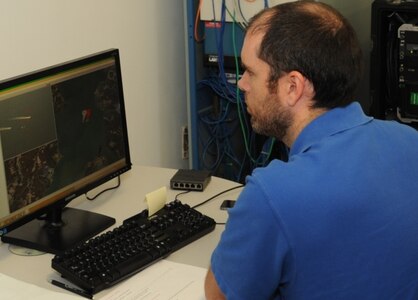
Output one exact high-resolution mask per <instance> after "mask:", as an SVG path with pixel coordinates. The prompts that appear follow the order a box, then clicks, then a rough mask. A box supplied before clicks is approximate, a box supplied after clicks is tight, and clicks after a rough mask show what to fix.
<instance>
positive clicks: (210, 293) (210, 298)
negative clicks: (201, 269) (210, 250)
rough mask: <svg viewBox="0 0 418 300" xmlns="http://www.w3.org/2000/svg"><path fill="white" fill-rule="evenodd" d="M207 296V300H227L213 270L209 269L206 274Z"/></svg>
mask: <svg viewBox="0 0 418 300" xmlns="http://www.w3.org/2000/svg"><path fill="white" fill-rule="evenodd" d="M205 295H206V299H207V300H225V299H226V298H225V295H224V294H223V293H222V291H221V289H220V288H219V286H218V283H217V282H216V279H215V275H213V272H212V269H211V268H209V270H208V273H207V274H206V280H205Z"/></svg>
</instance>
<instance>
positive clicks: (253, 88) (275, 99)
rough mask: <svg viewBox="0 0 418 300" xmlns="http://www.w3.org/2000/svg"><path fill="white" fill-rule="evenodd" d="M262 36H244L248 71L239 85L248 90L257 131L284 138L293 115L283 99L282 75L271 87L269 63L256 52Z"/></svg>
mask: <svg viewBox="0 0 418 300" xmlns="http://www.w3.org/2000/svg"><path fill="white" fill-rule="evenodd" d="M262 37H263V35H262V34H261V33H255V34H252V33H248V34H247V35H246V37H245V40H244V45H243V48H242V51H241V61H242V63H243V66H244V67H245V72H244V74H243V76H242V78H241V79H240V81H239V82H238V86H239V88H240V89H241V90H242V91H243V92H244V93H245V103H246V104H247V111H248V113H249V114H250V116H251V125H252V127H253V129H254V131H255V132H257V133H259V134H263V135H266V136H273V137H276V138H277V139H280V140H282V139H283V137H284V136H285V135H286V131H287V129H288V128H289V126H290V124H291V122H292V120H293V118H292V115H291V113H290V110H289V109H288V108H287V107H286V105H285V102H284V101H282V100H283V98H284V97H285V96H284V95H281V93H280V91H281V89H280V82H281V78H280V79H279V80H278V82H277V88H276V89H275V90H273V91H271V90H270V89H269V75H270V66H269V65H268V64H267V63H266V62H265V61H263V60H261V59H260V58H258V56H257V53H258V47H259V46H260V43H261V40H262Z"/></svg>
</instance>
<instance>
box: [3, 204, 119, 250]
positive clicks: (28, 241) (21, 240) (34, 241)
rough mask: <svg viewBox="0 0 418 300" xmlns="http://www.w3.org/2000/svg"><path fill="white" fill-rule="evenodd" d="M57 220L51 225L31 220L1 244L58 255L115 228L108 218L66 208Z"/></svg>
mask: <svg viewBox="0 0 418 300" xmlns="http://www.w3.org/2000/svg"><path fill="white" fill-rule="evenodd" d="M60 219H61V221H60V222H58V223H54V224H51V223H50V222H47V221H45V220H38V219H36V220H32V221H30V222H28V223H25V224H24V225H22V226H20V227H18V228H16V229H14V230H12V231H10V232H8V233H6V234H5V235H3V236H2V237H1V239H2V241H3V242H5V243H10V244H13V245H17V246H21V247H25V248H29V249H35V250H39V251H44V252H48V253H52V254H60V253H62V252H64V251H65V250H66V249H68V248H70V247H72V246H74V245H75V244H77V243H79V242H83V241H86V240H87V239H89V238H91V237H93V236H95V235H97V234H98V233H100V232H101V231H103V230H105V229H106V228H108V227H110V226H112V225H113V224H115V219H114V218H112V217H108V216H105V215H101V214H98V213H94V212H89V211H85V210H80V209H76V208H69V207H65V208H64V209H63V210H62V214H61V216H60Z"/></svg>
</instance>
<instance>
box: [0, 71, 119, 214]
mask: <svg viewBox="0 0 418 300" xmlns="http://www.w3.org/2000/svg"><path fill="white" fill-rule="evenodd" d="M115 74H116V73H115V70H114V67H106V68H102V69H99V70H96V71H94V72H91V73H87V74H84V75H82V76H78V77H74V78H70V79H68V80H65V81H61V82H59V83H56V84H53V85H50V86H49V87H48V89H49V93H50V94H51V95H52V97H51V99H52V102H53V120H54V122H55V126H51V124H50V122H49V123H48V122H47V123H45V124H46V125H47V126H48V128H44V131H45V132H49V136H48V139H49V140H48V141H47V142H45V137H44V136H45V133H42V132H41V133H38V135H39V136H41V137H42V139H41V138H39V139H38V138H35V140H37V139H38V140H39V143H38V144H37V145H36V147H33V145H32V148H30V149H26V150H25V151H23V152H21V153H18V154H15V155H13V156H11V157H4V159H5V173H6V174H5V175H6V181H7V189H8V198H9V206H10V211H14V210H16V209H19V208H20V207H23V206H25V205H28V204H30V203H32V202H35V201H36V200H38V199H40V198H42V197H43V196H45V195H47V194H49V193H51V192H54V191H57V190H59V189H60V188H62V187H64V186H66V185H68V184H70V183H73V182H75V181H77V180H79V179H82V178H84V177H85V176H87V175H89V174H91V173H93V172H95V171H96V170H99V169H101V168H103V167H105V166H108V165H110V164H112V163H114V162H116V161H118V160H120V159H121V158H123V156H124V152H123V151H124V145H123V136H122V129H121V115H120V107H119V94H118V86H117V85H118V82H117V78H116V75H115ZM29 116H30V117H31V118H29V119H27V120H26V121H27V124H26V128H31V122H35V121H37V122H38V123H39V120H37V119H38V118H37V117H36V116H34V115H29ZM43 118H45V116H43ZM51 127H53V128H51ZM51 129H52V131H53V133H54V134H50V131H51ZM21 130H22V129H21ZM28 130H29V129H28ZM19 134H20V133H19ZM35 137H36V134H35ZM33 139H34V138H32V140H33ZM6 140H7V139H6ZM2 142H3V143H4V142H6V145H7V141H4V138H2ZM15 142H16V141H14V143H15ZM32 144H36V142H35V143H34V142H32ZM4 147H5V146H4V144H3V148H4ZM3 151H4V150H3Z"/></svg>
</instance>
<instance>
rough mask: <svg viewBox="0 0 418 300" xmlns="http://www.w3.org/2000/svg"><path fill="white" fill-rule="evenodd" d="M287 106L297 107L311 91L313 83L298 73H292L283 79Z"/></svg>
mask: <svg viewBox="0 0 418 300" xmlns="http://www.w3.org/2000/svg"><path fill="white" fill-rule="evenodd" d="M282 79H284V82H282V83H283V85H282V86H284V92H285V93H286V95H285V96H286V97H285V99H286V101H287V104H288V105H289V106H291V107H293V106H295V105H296V104H297V103H298V101H299V100H300V99H302V98H303V96H304V95H305V93H306V92H307V91H308V90H309V89H310V86H311V83H310V82H309V80H308V79H306V77H305V76H303V75H302V74H301V73H300V72H298V71H290V72H289V73H287V74H286V75H284V76H283V77H282Z"/></svg>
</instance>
